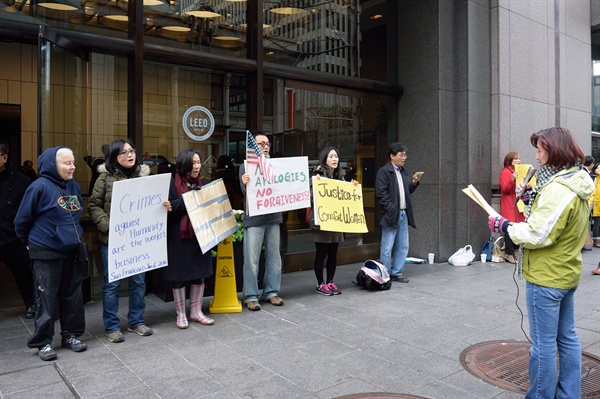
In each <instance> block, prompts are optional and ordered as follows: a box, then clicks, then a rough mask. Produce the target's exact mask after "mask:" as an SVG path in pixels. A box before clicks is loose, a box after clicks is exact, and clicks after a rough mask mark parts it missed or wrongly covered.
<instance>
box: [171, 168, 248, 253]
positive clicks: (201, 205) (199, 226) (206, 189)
mask: <svg viewBox="0 0 600 399" xmlns="http://www.w3.org/2000/svg"><path fill="white" fill-rule="evenodd" d="M182 197H183V201H184V203H185V209H186V210H187V213H188V216H189V217H190V222H192V227H193V228H194V233H196V239H197V240H198V244H200V249H201V250H202V253H203V254H205V253H206V252H208V251H209V250H211V249H212V248H214V247H215V246H216V245H217V244H219V243H220V242H221V241H223V240H224V239H225V238H227V237H229V236H230V235H232V234H233V233H234V232H235V231H236V230H237V228H238V225H237V221H236V220H235V215H234V214H233V210H232V209H231V203H230V202H229V198H228V197H227V190H226V189H225V184H223V179H218V180H215V181H213V182H211V183H210V184H206V185H204V186H202V187H201V188H200V190H192V191H188V192H187V193H184V194H183V196H182Z"/></svg>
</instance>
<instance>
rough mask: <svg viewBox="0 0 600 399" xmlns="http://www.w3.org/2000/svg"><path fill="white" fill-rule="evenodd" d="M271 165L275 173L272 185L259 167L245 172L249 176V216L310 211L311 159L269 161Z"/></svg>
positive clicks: (271, 159)
mask: <svg viewBox="0 0 600 399" xmlns="http://www.w3.org/2000/svg"><path fill="white" fill-rule="evenodd" d="M269 164H270V165H271V167H272V168H273V171H274V174H275V177H274V181H273V183H269V182H268V181H267V179H265V178H264V177H263V175H262V174H261V173H260V168H259V166H258V165H246V166H245V168H246V169H245V170H246V173H247V174H249V175H250V182H249V183H248V185H247V186H246V200H247V207H248V208H247V209H248V214H249V215H250V216H256V215H266V214H269V213H277V212H284V211H291V210H294V209H302V208H308V207H309V206H310V187H309V180H308V179H309V175H308V157H288V158H275V159H273V158H270V159H269Z"/></svg>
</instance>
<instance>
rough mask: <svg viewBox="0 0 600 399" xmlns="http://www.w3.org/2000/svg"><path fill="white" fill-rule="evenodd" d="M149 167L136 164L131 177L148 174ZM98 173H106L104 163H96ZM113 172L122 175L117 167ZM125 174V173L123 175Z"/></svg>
mask: <svg viewBox="0 0 600 399" xmlns="http://www.w3.org/2000/svg"><path fill="white" fill-rule="evenodd" d="M150 172H151V170H150V167H149V166H148V165H144V164H141V165H138V167H137V169H136V171H135V172H134V173H133V175H132V177H144V176H150ZM98 173H108V170H106V164H102V165H98ZM115 174H121V175H123V173H122V172H121V171H120V170H118V169H117V171H116V172H115ZM123 176H125V175H123Z"/></svg>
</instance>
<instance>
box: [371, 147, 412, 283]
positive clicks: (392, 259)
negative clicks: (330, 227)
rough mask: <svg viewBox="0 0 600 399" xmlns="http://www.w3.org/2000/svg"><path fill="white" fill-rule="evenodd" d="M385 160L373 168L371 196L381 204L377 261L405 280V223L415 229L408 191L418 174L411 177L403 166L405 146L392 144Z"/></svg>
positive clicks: (406, 226)
mask: <svg viewBox="0 0 600 399" xmlns="http://www.w3.org/2000/svg"><path fill="white" fill-rule="evenodd" d="M388 157H389V162H388V163H386V164H385V165H384V166H382V167H381V168H380V169H379V170H378V171H377V177H376V180H375V196H376V197H377V200H378V201H379V205H380V206H381V222H380V224H381V249H380V255H379V257H380V260H381V263H383V264H384V265H385V266H386V267H387V268H388V271H389V272H390V278H391V279H392V280H393V281H398V282H400V283H408V279H407V278H405V277H404V274H403V271H404V263H405V262H406V256H407V255H408V226H412V227H413V228H416V225H415V220H414V216H413V208H412V197H411V194H412V193H413V192H414V191H415V190H416V189H417V186H418V185H419V180H420V179H421V175H420V174H415V175H414V176H413V177H412V178H410V177H409V176H408V171H407V170H406V168H405V167H404V163H405V162H406V157H407V155H406V147H404V146H403V145H402V144H400V143H392V144H390V146H389V147H388Z"/></svg>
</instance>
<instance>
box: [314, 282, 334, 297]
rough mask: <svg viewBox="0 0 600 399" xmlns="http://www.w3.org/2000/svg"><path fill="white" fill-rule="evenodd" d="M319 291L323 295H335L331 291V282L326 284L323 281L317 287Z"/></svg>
mask: <svg viewBox="0 0 600 399" xmlns="http://www.w3.org/2000/svg"><path fill="white" fill-rule="evenodd" d="M317 292H318V293H319V294H321V295H327V296H331V295H333V292H331V290H330V289H329V284H325V283H323V284H321V285H320V286H318V287H317Z"/></svg>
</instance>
